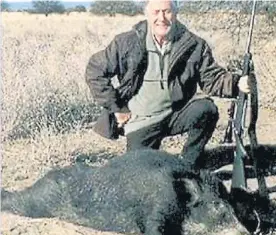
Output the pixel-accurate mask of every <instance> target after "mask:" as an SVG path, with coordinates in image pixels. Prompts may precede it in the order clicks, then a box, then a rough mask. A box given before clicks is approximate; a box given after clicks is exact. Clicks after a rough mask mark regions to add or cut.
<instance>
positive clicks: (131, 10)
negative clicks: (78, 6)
mask: <svg viewBox="0 0 276 235" xmlns="http://www.w3.org/2000/svg"><path fill="white" fill-rule="evenodd" d="M90 12H91V13H93V14H96V15H105V14H109V15H110V16H114V15H115V14H116V13H119V14H124V15H131V16H133V15H137V14H140V13H142V12H143V9H142V7H141V6H140V5H139V4H137V3H135V2H134V1H95V2H94V3H92V4H91V10H90Z"/></svg>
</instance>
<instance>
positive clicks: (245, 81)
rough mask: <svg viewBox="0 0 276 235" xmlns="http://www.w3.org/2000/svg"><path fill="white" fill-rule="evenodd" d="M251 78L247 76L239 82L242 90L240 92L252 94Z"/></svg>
mask: <svg viewBox="0 0 276 235" xmlns="http://www.w3.org/2000/svg"><path fill="white" fill-rule="evenodd" d="M248 80H249V76H248V75H245V76H242V77H241V78H240V80H239V83H238V87H239V89H240V91H242V92H243V93H246V94H248V93H250V87H249V81H248Z"/></svg>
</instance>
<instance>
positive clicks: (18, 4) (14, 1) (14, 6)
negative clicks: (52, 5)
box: [5, 0, 93, 10]
mask: <svg viewBox="0 0 276 235" xmlns="http://www.w3.org/2000/svg"><path fill="white" fill-rule="evenodd" d="M59 1H60V2H62V3H63V5H64V6H65V8H70V7H74V6H76V5H83V6H85V7H89V6H90V4H91V2H93V0H91V1H78V0H66V1H64V0H59ZM5 2H7V3H8V4H9V7H10V9H11V10H18V9H30V8H32V0H25V1H20V0H5Z"/></svg>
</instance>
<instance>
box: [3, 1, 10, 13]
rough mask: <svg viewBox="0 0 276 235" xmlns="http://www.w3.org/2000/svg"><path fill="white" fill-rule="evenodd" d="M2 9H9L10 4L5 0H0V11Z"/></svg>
mask: <svg viewBox="0 0 276 235" xmlns="http://www.w3.org/2000/svg"><path fill="white" fill-rule="evenodd" d="M2 11H10V4H8V3H7V2H5V1H2V2H1V12H2Z"/></svg>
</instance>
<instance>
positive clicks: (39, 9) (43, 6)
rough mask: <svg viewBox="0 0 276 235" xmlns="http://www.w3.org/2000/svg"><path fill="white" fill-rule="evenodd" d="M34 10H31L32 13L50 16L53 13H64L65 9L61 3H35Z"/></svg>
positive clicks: (33, 3)
mask: <svg viewBox="0 0 276 235" xmlns="http://www.w3.org/2000/svg"><path fill="white" fill-rule="evenodd" d="M32 5H33V9H30V11H29V12H30V13H37V14H45V15H46V16H48V14H51V13H60V14H62V13H64V12H65V7H64V5H63V4H61V3H60V2H59V1H33V2H32Z"/></svg>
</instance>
